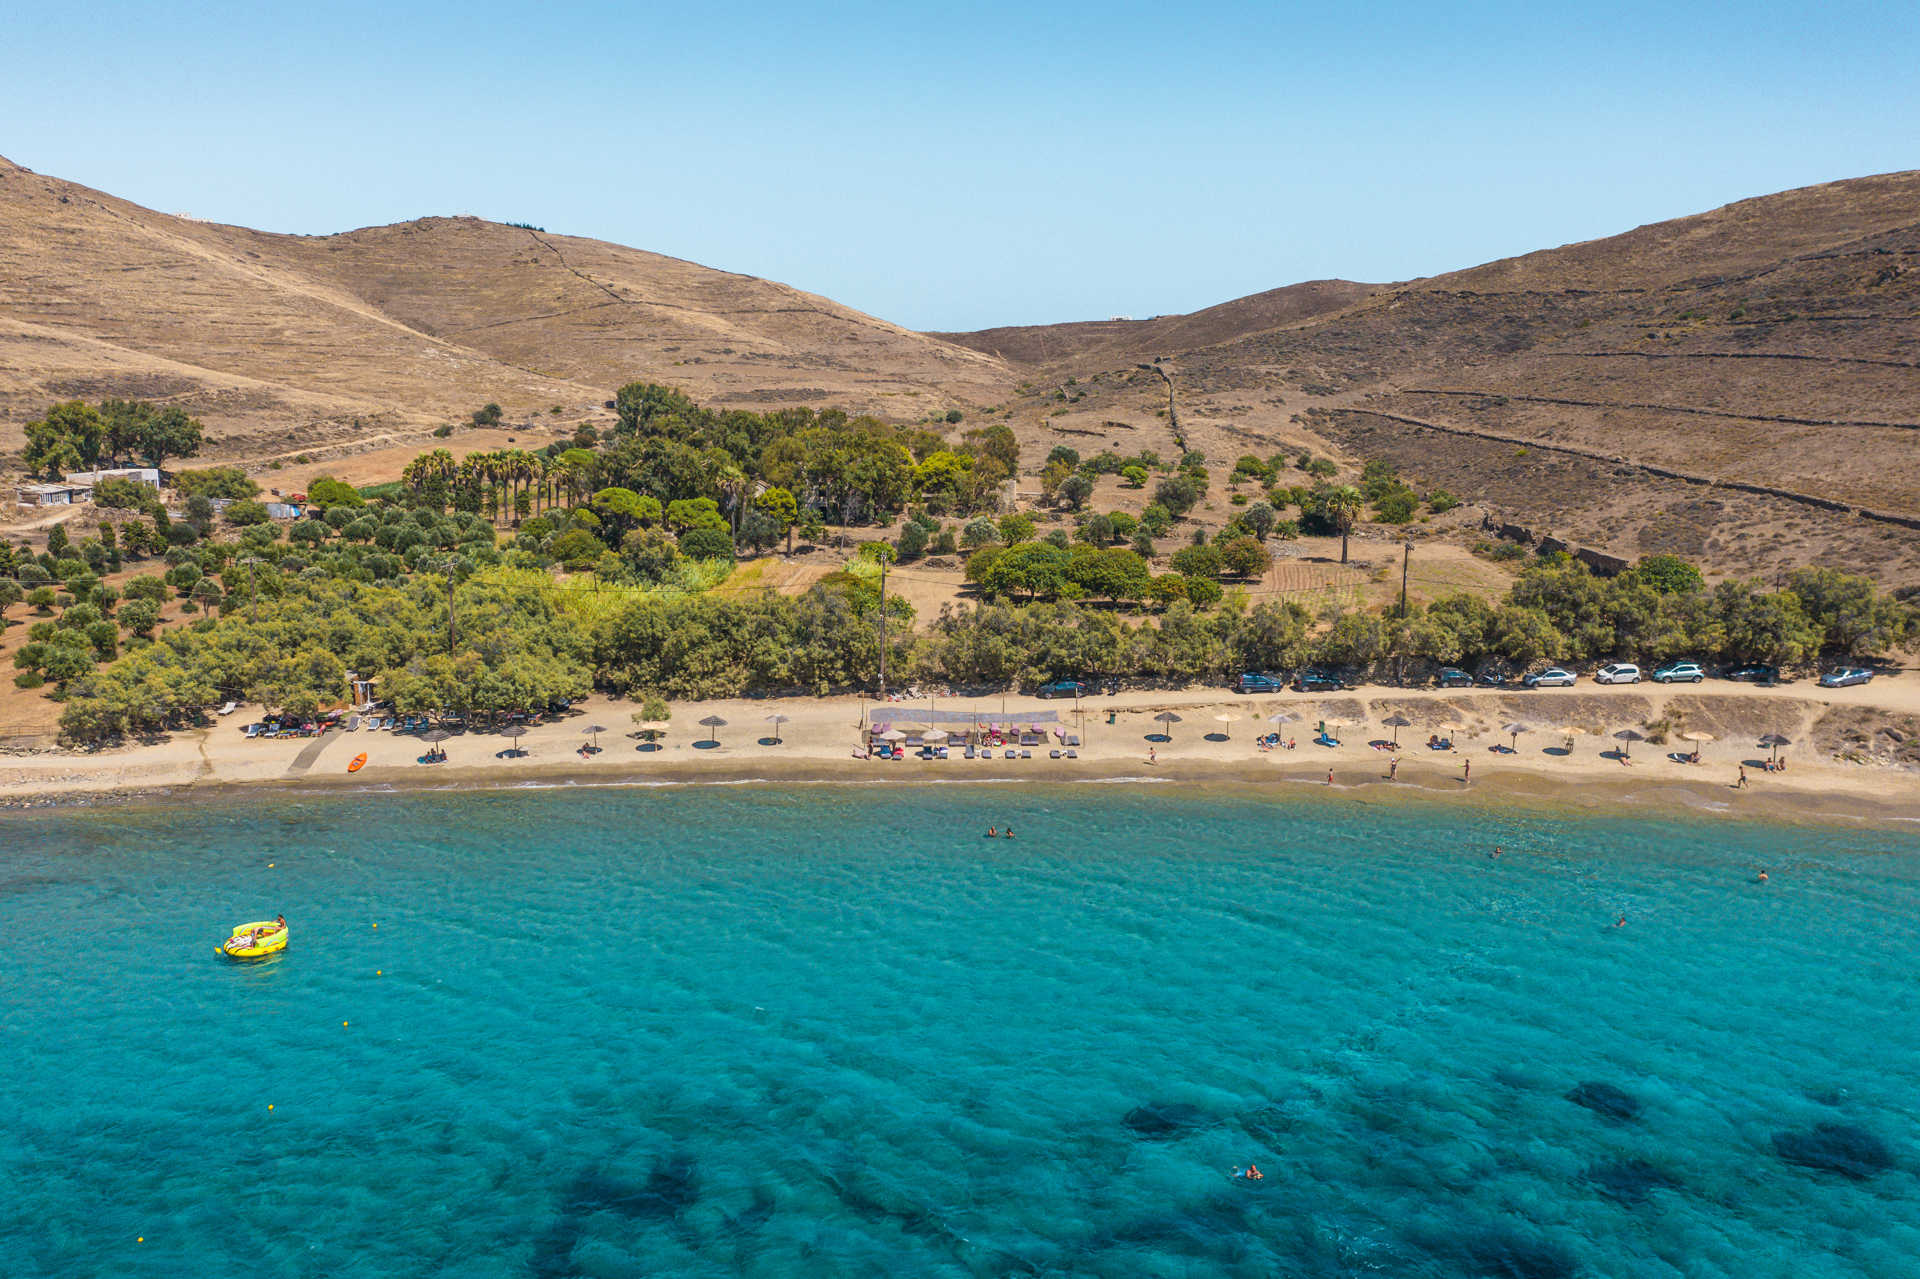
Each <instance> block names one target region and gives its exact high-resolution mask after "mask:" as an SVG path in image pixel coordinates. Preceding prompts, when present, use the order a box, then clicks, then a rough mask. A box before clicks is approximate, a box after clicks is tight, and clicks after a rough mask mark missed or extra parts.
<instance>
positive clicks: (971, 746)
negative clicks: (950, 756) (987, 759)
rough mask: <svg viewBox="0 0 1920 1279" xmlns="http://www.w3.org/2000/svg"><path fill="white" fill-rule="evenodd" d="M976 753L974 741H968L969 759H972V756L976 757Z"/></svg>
mask: <svg viewBox="0 0 1920 1279" xmlns="http://www.w3.org/2000/svg"><path fill="white" fill-rule="evenodd" d="M974 755H975V752H974V749H973V743H972V742H968V743H967V758H968V759H972V758H973V757H974Z"/></svg>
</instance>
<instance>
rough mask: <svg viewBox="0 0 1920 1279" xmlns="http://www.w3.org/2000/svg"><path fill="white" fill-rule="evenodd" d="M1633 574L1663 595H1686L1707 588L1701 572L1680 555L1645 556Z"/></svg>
mask: <svg viewBox="0 0 1920 1279" xmlns="http://www.w3.org/2000/svg"><path fill="white" fill-rule="evenodd" d="M1632 572H1633V575H1634V576H1635V577H1636V578H1638V579H1639V580H1640V581H1642V582H1645V583H1646V584H1647V585H1648V586H1651V587H1652V588H1653V589H1654V590H1656V591H1658V592H1660V593H1661V594H1662V595H1685V594H1689V593H1691V592H1693V591H1698V590H1702V589H1704V588H1705V586H1706V579H1705V578H1703V577H1701V576H1700V570H1699V569H1697V568H1695V567H1694V566H1693V565H1692V564H1690V563H1688V562H1687V561H1686V560H1683V559H1681V558H1680V557H1679V556H1678V555H1643V556H1641V557H1640V562H1639V563H1638V564H1636V565H1634V566H1633V570H1632Z"/></svg>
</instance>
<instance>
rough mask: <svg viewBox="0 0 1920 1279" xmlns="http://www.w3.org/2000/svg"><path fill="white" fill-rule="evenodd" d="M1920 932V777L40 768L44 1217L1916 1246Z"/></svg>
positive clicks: (1425, 1248) (263, 1237) (117, 1262)
mask: <svg viewBox="0 0 1920 1279" xmlns="http://www.w3.org/2000/svg"><path fill="white" fill-rule="evenodd" d="M1394 798H1395V799H1396V800H1397V799H1398V797H1394ZM989 822H991V823H994V824H996V825H1001V826H1004V825H1006V824H1007V823H1009V822H1011V823H1012V825H1013V826H1014V829H1015V831H1016V832H1017V836H1018V837H1017V838H1016V839H1014V840H1011V841H1009V840H997V841H994V842H987V841H985V840H984V839H982V838H980V837H979V836H980V833H981V831H982V830H983V828H984V827H985V826H986V825H987V824H988V823H989ZM1496 844H1498V845H1500V846H1501V847H1502V849H1503V852H1504V855H1503V856H1501V857H1500V858H1498V859H1494V858H1491V857H1490V856H1489V855H1488V854H1489V850H1490V849H1491V848H1492V847H1493V846H1494V845H1496ZM269 863H271V865H269ZM1763 868H1764V869H1765V870H1766V871H1767V872H1768V876H1769V878H1768V880H1767V882H1765V883H1761V882H1758V880H1757V872H1758V871H1760V870H1761V869H1763ZM277 912H284V913H285V914H286V916H287V917H288V919H289V920H290V921H291V922H292V928H293V933H292V945H291V947H290V948H289V950H288V951H287V953H286V954H285V955H284V956H282V957H279V958H277V959H274V960H269V961H266V962H262V963H256V964H252V965H241V964H235V963H231V962H228V961H225V960H223V959H220V958H218V957H217V956H216V955H215V953H214V951H215V947H216V945H217V944H218V943H219V941H220V940H221V939H222V938H223V937H224V936H225V935H226V931H227V928H228V927H229V926H230V925H232V924H234V923H236V922H239V921H242V920H248V919H255V918H261V917H271V916H272V915H273V914H275V913H277ZM1622 915H1624V916H1625V918H1626V924H1625V926H1624V927H1615V926H1614V924H1615V921H1616V919H1618V918H1619V917H1620V916H1622ZM1917 961H1920V834H1906V833H1893V834H1888V833H1884V832H1870V831H1865V830H1848V829H1836V828H1817V827H1807V828H1795V829H1778V828H1767V827H1763V826H1757V825H1740V824H1735V823H1732V822H1729V821H1723V820H1705V819H1697V820H1686V821H1682V820H1664V819H1654V818H1648V817H1644V816H1636V817H1618V818H1607V819H1602V818H1594V817H1588V816H1569V817H1559V816H1554V815H1551V814H1547V813H1540V812H1536V813H1525V812H1515V811H1505V812H1486V813H1481V812H1478V811H1474V810H1467V809H1462V808H1458V807H1453V806H1449V805H1439V804H1421V803H1419V802H1393V803H1387V802H1379V801H1370V800H1368V799H1362V798H1357V797H1353V796H1343V795H1340V794H1338V793H1335V794H1323V793H1321V792H1320V791H1319V790H1318V789H1317V788H1305V787H1303V788H1299V789H1297V790H1286V791H1281V792H1278V793H1272V794H1261V793H1258V792H1255V791H1252V790H1250V789H1234V788H1222V789H1219V790H1198V789H1194V790H1184V789H1182V788H1180V787H1177V786H1172V785H1156V786H1130V785H1079V786H1061V787H1052V788H1049V787H1031V786H998V785H968V784H958V785H934V786H922V787H912V786H884V787H864V786H847V787H831V786H804V787H801V786H796V787H790V788H781V787H761V786H704V787H664V788H634V789H598V790H586V789H580V790H571V789H568V790H525V791H515V792H495V793H482V794H458V795H455V794H448V795H377V794H365V795H351V796H349V795H345V794H340V793H330V794H327V795H315V796H309V797H276V798H272V799H262V798H258V797H247V798H243V799H233V800H220V801H216V802H208V801H205V800H198V801H195V802H192V803H187V802H184V801H174V802H171V803H168V804H156V805H152V806H124V807H114V808H106V809H95V810H66V811H58V812H46V811H42V812H31V813H16V814H10V815H6V816H4V817H0V963H3V964H4V967H3V968H0V1273H4V1274H5V1275H7V1276H10V1277H12V1279H19V1277H22V1276H61V1277H63V1279H64V1277H67V1276H91V1275H102V1274H112V1275H114V1276H116V1279H124V1277H129V1276H148V1275H152V1276H169V1277H172V1276H184V1275H194V1274H230V1273H237V1274H246V1275H248V1276H249V1277H250V1279H263V1277H270V1276H309V1275H311V1276H334V1277H342V1279H345V1277H353V1276H366V1277H368V1279H372V1277H375V1276H379V1277H382V1279H385V1277H390V1276H414V1275H435V1276H449V1277H453V1276H458V1277H460V1279H471V1277H474V1276H537V1277H548V1276H567V1275H587V1276H600V1275H608V1276H612V1275H675V1276H704V1275H764V1276H806V1275H832V1276H843V1275H874V1276H908V1275H913V1276H918V1275H933V1276H940V1275H953V1276H971V1275H994V1276H998V1275H1139V1276H1149V1275H1151V1276H1215V1275H1248V1276H1253V1275H1260V1276H1273V1275H1278V1276H1336V1275H1383V1276H1436V1277H1438V1276H1448V1277H1451V1276H1477V1275H1485V1276H1523V1277H1526V1279H1535V1277H1557V1276H1570V1275H1585V1276H1596V1277H1607V1279H1613V1277H1618V1276H1676V1277H1679V1276H1685V1277H1686V1279H1700V1277H1702V1276H1718V1275H1730V1276H1740V1277H1741V1279H1757V1277H1761V1276H1783V1277H1784V1276H1795V1277H1796V1279H1825V1277H1827V1276H1843V1275H1844V1276H1857V1275H1870V1276H1888V1277H1889V1279H1891V1277H1894V1276H1901V1277H1910V1276H1913V1275H1915V1274H1916V1273H1920V1179H1917V1178H1916V1169H1920V1123H1917V1121H1920V1025H1917V1024H1916V1016H1915V1014H1916V1011H1917V1008H1916V1005H1917V1004H1920V999H1916V986H1917V985H1920V962H1917ZM1248 1160H1252V1161H1254V1162H1256V1163H1257V1164H1258V1165H1259V1167H1260V1168H1261V1170H1262V1171H1263V1172H1264V1173H1265V1177H1264V1179H1263V1180H1262V1181H1260V1182H1258V1183H1248V1182H1244V1181H1236V1180H1234V1179H1233V1177H1232V1176H1231V1175H1230V1174H1231V1172H1232V1170H1233V1169H1234V1167H1235V1166H1236V1165H1240V1164H1244V1163H1246V1162H1247V1161H1248ZM141 1239H144V1242H136V1241H137V1240H141Z"/></svg>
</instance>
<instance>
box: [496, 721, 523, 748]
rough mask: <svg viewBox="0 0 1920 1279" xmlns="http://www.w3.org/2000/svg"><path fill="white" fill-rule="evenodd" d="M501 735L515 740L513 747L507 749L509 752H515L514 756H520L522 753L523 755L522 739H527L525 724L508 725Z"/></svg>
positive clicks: (501, 731)
mask: <svg viewBox="0 0 1920 1279" xmlns="http://www.w3.org/2000/svg"><path fill="white" fill-rule="evenodd" d="M500 734H501V736H503V737H510V738H512V739H513V745H512V746H510V747H508V748H507V749H508V750H510V751H512V752H513V753H514V754H516V755H518V754H520V753H521V752H520V739H521V738H523V737H525V736H526V735H527V728H526V725H524V724H509V725H507V726H506V727H505V728H503V729H501V730H500Z"/></svg>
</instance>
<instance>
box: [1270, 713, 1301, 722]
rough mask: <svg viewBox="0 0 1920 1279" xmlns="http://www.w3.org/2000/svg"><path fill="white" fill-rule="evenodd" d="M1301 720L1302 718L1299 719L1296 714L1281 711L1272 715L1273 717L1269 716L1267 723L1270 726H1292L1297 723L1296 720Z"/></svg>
mask: <svg viewBox="0 0 1920 1279" xmlns="http://www.w3.org/2000/svg"><path fill="white" fill-rule="evenodd" d="M1299 718H1300V717H1299V716H1298V715H1295V714H1294V713H1293V712H1292V711H1279V712H1277V713H1275V714H1272V715H1269V716H1267V723H1269V724H1291V723H1293V721H1295V720H1297V719H1299Z"/></svg>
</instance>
